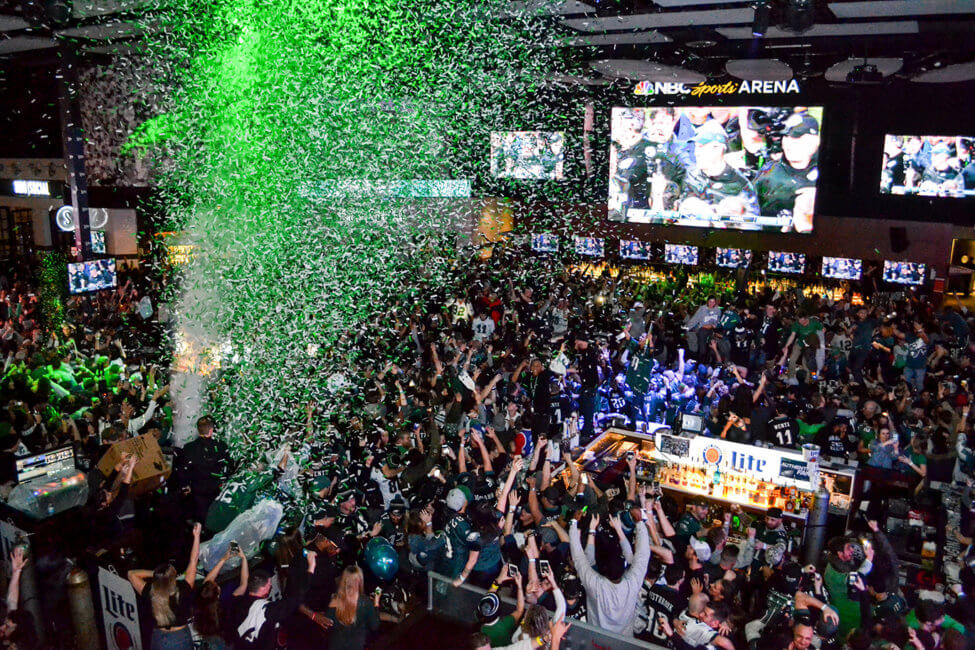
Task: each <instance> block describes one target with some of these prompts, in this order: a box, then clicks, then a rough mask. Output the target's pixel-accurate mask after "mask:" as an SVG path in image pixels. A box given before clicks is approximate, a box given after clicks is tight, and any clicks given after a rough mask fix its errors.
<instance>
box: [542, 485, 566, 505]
mask: <svg viewBox="0 0 975 650" xmlns="http://www.w3.org/2000/svg"><path fill="white" fill-rule="evenodd" d="M542 496H543V497H545V498H546V499H548V500H549V501H551V502H552V503H554V504H560V503H561V502H562V490H560V489H559V488H558V486H556V485H550V486H548V487H547V488H545V489H544V490H543V491H542Z"/></svg>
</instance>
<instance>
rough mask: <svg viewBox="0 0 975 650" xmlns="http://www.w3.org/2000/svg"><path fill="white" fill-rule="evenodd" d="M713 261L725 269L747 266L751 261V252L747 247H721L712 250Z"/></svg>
mask: <svg viewBox="0 0 975 650" xmlns="http://www.w3.org/2000/svg"><path fill="white" fill-rule="evenodd" d="M714 262H715V264H717V265H718V266H723V267H724V268H727V269H737V268H739V267H743V266H748V265H749V264H751V262H752V252H751V251H750V250H748V249H747V248H721V247H718V248H717V249H716V250H715V252H714Z"/></svg>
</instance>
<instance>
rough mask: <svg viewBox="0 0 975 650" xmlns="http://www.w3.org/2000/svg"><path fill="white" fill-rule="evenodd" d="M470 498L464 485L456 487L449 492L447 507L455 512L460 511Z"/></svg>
mask: <svg viewBox="0 0 975 650" xmlns="http://www.w3.org/2000/svg"><path fill="white" fill-rule="evenodd" d="M468 500H469V499H468V498H467V494H465V489H464V487H463V486H461V487H455V488H454V489H453V490H451V491H450V492H448V493H447V507H448V508H450V509H451V510H453V511H455V512H460V510H461V508H463V507H464V506H466V505H467V502H468Z"/></svg>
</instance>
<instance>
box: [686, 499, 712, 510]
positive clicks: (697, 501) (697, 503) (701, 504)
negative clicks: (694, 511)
mask: <svg viewBox="0 0 975 650" xmlns="http://www.w3.org/2000/svg"><path fill="white" fill-rule="evenodd" d="M691 505H692V506H695V507H699V508H707V507H709V505H710V504H709V503H708V501H707V499H701V498H697V499H694V500H693V501H691Z"/></svg>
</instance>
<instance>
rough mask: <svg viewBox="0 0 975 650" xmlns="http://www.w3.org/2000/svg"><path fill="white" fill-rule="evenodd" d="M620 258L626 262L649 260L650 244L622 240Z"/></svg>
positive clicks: (633, 240)
mask: <svg viewBox="0 0 975 650" xmlns="http://www.w3.org/2000/svg"><path fill="white" fill-rule="evenodd" d="M620 257H621V258H623V259H624V260H648V259H650V244H649V243H648V242H643V241H638V240H636V239H621V240H620Z"/></svg>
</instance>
